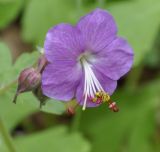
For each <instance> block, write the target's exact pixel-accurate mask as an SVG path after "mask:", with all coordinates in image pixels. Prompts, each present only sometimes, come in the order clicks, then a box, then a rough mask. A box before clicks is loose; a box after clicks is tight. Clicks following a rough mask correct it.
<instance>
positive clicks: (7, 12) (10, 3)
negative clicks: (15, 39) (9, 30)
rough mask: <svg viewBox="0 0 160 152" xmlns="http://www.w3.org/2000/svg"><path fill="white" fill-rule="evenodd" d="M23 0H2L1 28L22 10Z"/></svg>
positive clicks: (0, 5) (0, 9) (0, 7)
mask: <svg viewBox="0 0 160 152" xmlns="http://www.w3.org/2000/svg"><path fill="white" fill-rule="evenodd" d="M22 4H23V0H0V19H1V21H0V29H3V28H5V27H6V26H7V25H8V24H9V23H11V22H12V21H13V20H14V19H15V18H16V17H17V15H18V13H19V12H20V10H21V8H22V6H23V5H22Z"/></svg>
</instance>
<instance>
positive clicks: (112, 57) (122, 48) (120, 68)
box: [93, 38, 133, 80]
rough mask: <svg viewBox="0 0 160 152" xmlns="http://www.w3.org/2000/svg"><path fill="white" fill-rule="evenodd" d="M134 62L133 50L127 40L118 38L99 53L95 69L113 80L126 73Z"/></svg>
mask: <svg viewBox="0 0 160 152" xmlns="http://www.w3.org/2000/svg"><path fill="white" fill-rule="evenodd" d="M132 64H133V51H132V48H131V47H130V46H129V44H128V43H127V41H125V40H124V39H122V38H117V39H116V40H114V41H113V42H112V43H111V44H110V45H109V46H107V47H106V48H104V49H103V50H102V51H100V52H99V53H98V54H97V60H96V62H95V63H94V64H93V65H94V67H95V69H97V70H98V71H100V72H101V73H103V74H104V75H106V76H107V77H109V78H110V79H113V80H118V79H119V78H120V77H122V76H123V75H124V74H126V73H127V72H128V71H129V70H130V69H131V67H132Z"/></svg>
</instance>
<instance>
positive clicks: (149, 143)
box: [0, 0, 160, 152]
mask: <svg viewBox="0 0 160 152" xmlns="http://www.w3.org/2000/svg"><path fill="white" fill-rule="evenodd" d="M97 7H100V8H103V9H106V10H108V11H109V12H110V13H111V14H112V15H113V16H114V18H115V20H116V22H117V25H118V29H119V33H118V34H119V35H121V36H123V37H124V38H126V39H127V40H128V41H129V43H130V44H131V46H133V48H134V52H135V59H134V66H133V68H132V70H131V71H130V72H129V73H128V74H127V75H126V76H125V77H123V78H122V79H121V80H119V81H118V89H117V91H116V92H115V93H114V95H113V96H112V99H113V100H115V101H116V102H117V103H118V105H119V107H120V111H119V112H118V113H113V112H111V111H109V110H108V107H107V106H106V105H105V104H104V105H102V106H100V107H98V108H93V109H92V108H91V109H87V110H86V111H84V112H82V111H81V109H78V110H77V113H76V115H74V116H68V115H67V114H65V110H66V107H65V105H64V104H63V103H61V102H54V101H53V100H49V101H48V102H47V104H46V105H45V106H44V107H43V108H42V109H39V101H38V100H37V99H36V97H35V96H34V95H33V94H32V93H24V94H21V95H20V96H19V97H18V101H17V104H16V105H15V104H13V103H12V99H13V97H14V94H15V92H16V86H17V84H16V81H15V80H16V79H17V77H18V74H19V73H20V71H21V70H22V69H24V68H25V67H29V66H31V65H33V64H34V63H35V61H36V60H37V59H38V57H39V53H38V51H37V49H36V47H37V46H40V47H43V42H44V38H45V34H46V32H47V31H48V29H49V28H51V27H52V26H54V25H56V24H58V23H61V22H68V23H72V24H73V25H74V24H75V23H76V22H77V21H78V20H79V18H80V17H81V16H82V15H85V14H86V13H88V12H90V11H92V10H93V9H95V8H97ZM0 152H160V0H0Z"/></svg>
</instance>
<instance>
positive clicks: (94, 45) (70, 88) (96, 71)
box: [42, 9, 133, 109]
mask: <svg viewBox="0 0 160 152" xmlns="http://www.w3.org/2000/svg"><path fill="white" fill-rule="evenodd" d="M44 49H45V56H46V58H47V60H48V62H49V64H48V65H47V66H46V67H45V69H44V71H43V73H42V90H43V93H44V94H45V95H46V96H48V97H50V98H53V99H57V100H62V101H65V102H67V101H70V100H71V99H72V98H76V100H77V102H78V104H79V105H82V106H83V109H85V108H86V107H95V106H98V105H100V104H101V103H102V98H103V96H102V95H101V96H99V97H98V96H97V94H98V93H103V95H106V96H107V97H108V99H107V101H108V100H109V98H110V97H109V95H112V93H113V92H114V91H115V89H116V86H117V80H118V79H119V78H120V77H122V76H123V75H124V74H126V73H127V72H128V71H129V70H130V68H131V66H132V63H133V51H132V48H131V47H130V45H129V44H128V43H127V41H126V40H124V39H123V38H121V37H119V36H117V26H116V23H115V21H114V19H113V17H112V16H111V14H109V13H108V12H107V11H105V10H102V9H96V10H94V11H93V12H91V13H89V14H87V15H86V16H84V17H82V18H81V19H80V21H79V22H78V23H77V24H76V25H75V26H72V25H70V24H65V23H62V24H59V25H57V26H55V27H53V28H51V29H50V30H49V31H48V33H47V35H46V40H45V43H44ZM113 105H114V104H113Z"/></svg>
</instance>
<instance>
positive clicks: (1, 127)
mask: <svg viewBox="0 0 160 152" xmlns="http://www.w3.org/2000/svg"><path fill="white" fill-rule="evenodd" d="M0 132H1V134H2V137H3V139H4V141H5V143H6V145H7V146H8V149H9V151H10V152H16V149H15V147H14V145H13V143H12V139H11V137H10V135H9V134H8V132H7V130H6V128H5V126H4V124H3V122H2V119H1V118H0Z"/></svg>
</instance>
